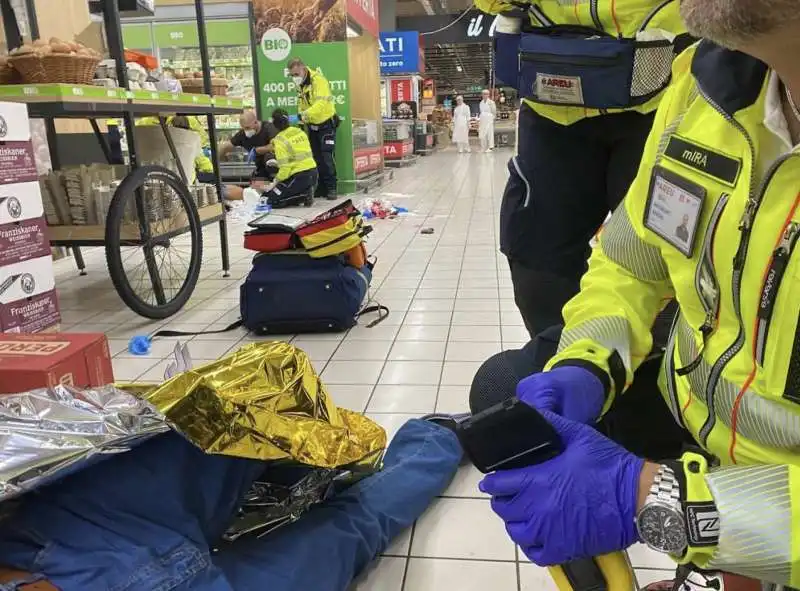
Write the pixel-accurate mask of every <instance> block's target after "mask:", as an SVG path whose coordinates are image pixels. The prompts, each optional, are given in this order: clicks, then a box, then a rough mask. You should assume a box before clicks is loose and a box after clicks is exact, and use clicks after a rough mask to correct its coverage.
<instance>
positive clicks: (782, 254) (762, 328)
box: [755, 222, 800, 367]
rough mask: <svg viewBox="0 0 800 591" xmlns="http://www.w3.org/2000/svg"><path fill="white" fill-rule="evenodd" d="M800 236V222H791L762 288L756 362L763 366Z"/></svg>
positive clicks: (773, 257) (784, 233)
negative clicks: (785, 277) (793, 252)
mask: <svg viewBox="0 0 800 591" xmlns="http://www.w3.org/2000/svg"><path fill="white" fill-rule="evenodd" d="M798 237H800V224H798V223H796V222H790V223H789V225H788V226H787V227H786V230H785V231H784V232H783V237H782V238H781V242H780V244H779V245H778V248H777V249H775V253H774V254H773V256H772V262H771V263H770V266H769V270H768V271H767V276H766V279H765V280H764V285H763V286H762V288H761V297H760V298H759V303H758V324H757V326H758V328H757V330H756V334H755V338H756V347H755V351H756V362H757V363H758V364H759V365H760V366H761V367H764V355H765V353H766V349H767V342H768V341H767V339H768V337H769V328H770V324H771V322H772V313H773V312H774V310H775V301H776V300H777V299H778V293H779V291H780V287H781V282H782V281H783V276H784V274H785V273H786V269H787V267H788V266H789V261H790V260H791V257H792V251H793V250H794V247H795V245H796V244H797V238H798Z"/></svg>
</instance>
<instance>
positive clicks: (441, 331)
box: [397, 325, 450, 342]
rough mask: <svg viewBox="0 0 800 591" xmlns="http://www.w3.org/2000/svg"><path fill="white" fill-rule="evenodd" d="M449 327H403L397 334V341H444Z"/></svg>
mask: <svg viewBox="0 0 800 591" xmlns="http://www.w3.org/2000/svg"><path fill="white" fill-rule="evenodd" d="M449 333H450V327H449V326H430V325H428V326H414V325H412V326H404V327H403V328H401V329H400V332H399V333H398V334H397V340H398V341H442V342H444V341H446V340H447V336H448V334H449Z"/></svg>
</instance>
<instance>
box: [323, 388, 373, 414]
mask: <svg viewBox="0 0 800 591" xmlns="http://www.w3.org/2000/svg"><path fill="white" fill-rule="evenodd" d="M326 388H327V390H328V394H330V396H331V398H332V399H333V403H334V404H335V405H336V406H338V407H339V408H346V409H348V410H354V411H356V412H364V409H365V408H366V407H367V401H368V400H369V397H370V396H371V395H372V390H373V388H374V386H371V385H369V386H368V385H363V384H331V385H330V386H326Z"/></svg>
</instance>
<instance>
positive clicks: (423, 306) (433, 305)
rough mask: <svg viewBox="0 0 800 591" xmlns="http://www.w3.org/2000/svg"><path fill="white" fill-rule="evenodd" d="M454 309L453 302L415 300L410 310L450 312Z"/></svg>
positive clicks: (450, 300)
mask: <svg viewBox="0 0 800 591" xmlns="http://www.w3.org/2000/svg"><path fill="white" fill-rule="evenodd" d="M452 309H453V300H452V299H449V300H427V299H425V300H423V299H420V298H416V299H414V301H413V302H411V306H410V308H409V310H410V311H412V312H450V311H451V310H452Z"/></svg>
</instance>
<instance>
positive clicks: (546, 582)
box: [519, 563, 558, 591]
mask: <svg viewBox="0 0 800 591" xmlns="http://www.w3.org/2000/svg"><path fill="white" fill-rule="evenodd" d="M519 580H520V589H521V591H558V587H557V586H556V583H555V581H554V580H553V577H551V576H550V573H549V571H548V570H547V569H546V568H542V567H541V566H536V565H535V564H530V563H528V564H524V563H523V564H520V565H519Z"/></svg>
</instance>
